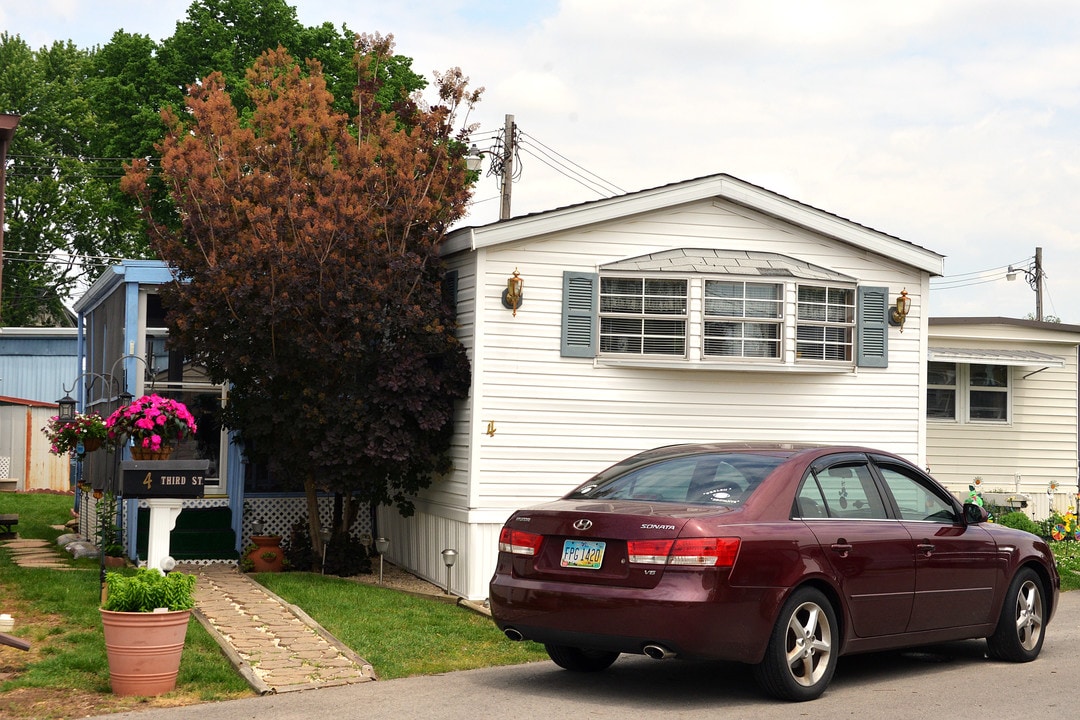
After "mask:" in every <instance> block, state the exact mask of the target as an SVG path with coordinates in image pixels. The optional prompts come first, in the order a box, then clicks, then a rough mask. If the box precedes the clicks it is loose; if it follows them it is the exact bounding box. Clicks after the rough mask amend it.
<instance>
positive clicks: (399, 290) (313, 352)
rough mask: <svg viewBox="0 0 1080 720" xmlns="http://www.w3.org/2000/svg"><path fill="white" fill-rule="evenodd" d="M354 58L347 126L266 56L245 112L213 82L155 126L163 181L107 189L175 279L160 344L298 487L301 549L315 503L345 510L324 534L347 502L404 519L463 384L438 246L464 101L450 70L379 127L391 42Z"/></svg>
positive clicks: (447, 216) (143, 168)
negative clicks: (116, 194) (217, 396)
mask: <svg viewBox="0 0 1080 720" xmlns="http://www.w3.org/2000/svg"><path fill="white" fill-rule="evenodd" d="M357 49H358V52H357V56H356V61H355V62H356V68H357V74H358V85H357V97H355V98H354V100H355V106H356V107H358V108H359V110H360V114H359V115H358V116H357V117H356V118H353V119H350V118H348V117H346V116H345V115H341V114H338V113H337V112H335V110H334V109H333V97H332V96H331V95H330V94H329V93H328V92H327V90H326V86H325V83H324V82H323V78H322V76H321V73H320V67H319V65H318V63H315V62H311V61H309V63H308V65H307V71H306V72H304V71H302V69H301V67H300V66H299V65H298V64H297V63H296V62H294V61H293V59H292V58H291V57H290V56H289V55H288V54H287V53H286V52H285V51H284V50H283V49H280V48H279V49H278V50H277V51H276V52H268V53H265V54H264V55H262V56H261V57H260V58H259V60H258V61H257V62H256V63H255V64H254V65H253V66H252V68H251V69H250V70H249V71H248V74H247V83H246V86H245V87H246V90H247V94H248V102H247V103H243V105H244V106H246V107H253V108H254V111H253V112H252V113H251V114H250V117H241V116H240V115H239V114H238V112H237V111H236V109H235V105H234V103H233V101H232V99H231V98H230V96H229V94H228V93H227V92H226V88H225V87H224V85H223V80H222V78H221V76H220V75H218V74H212V75H210V76H209V77H207V78H206V79H205V80H204V81H203V82H202V83H201V84H197V85H194V86H192V87H191V89H190V92H189V98H188V100H187V109H188V115H187V116H186V117H182V118H181V117H178V116H176V115H173V114H171V113H169V112H165V113H163V117H164V119H165V122H166V125H167V127H168V133H167V135H166V138H165V140H164V141H163V142H162V144H161V146H160V151H161V167H160V170H159V171H157V172H153V171H152V170H151V169H150V168H149V167H148V166H147V164H146V163H145V162H142V161H135V162H133V163H132V165H131V166H130V168H129V170H128V173H127V176H126V177H125V179H124V188H125V190H126V191H128V192H130V193H132V194H135V195H137V196H138V197H139V199H140V201H141V204H142V208H143V212H144V214H145V216H146V217H147V220H148V222H149V225H150V232H151V243H152V244H153V247H154V248H155V249H156V251H157V252H158V253H159V254H160V256H161V257H162V258H163V259H164V260H165V261H166V262H168V263H169V264H170V266H172V267H173V268H175V272H176V282H175V283H174V284H173V285H172V286H171V287H170V288H168V290H167V292H166V297H165V299H166V302H167V303H168V307H169V308H170V312H169V316H168V322H169V329H170V337H171V341H172V342H173V343H174V347H178V348H180V349H183V350H184V351H185V353H186V354H187V355H188V357H190V358H192V359H194V360H196V361H198V362H202V363H204V364H205V365H206V367H207V369H208V371H209V373H210V375H211V377H212V378H213V379H214V380H215V381H218V382H226V381H227V382H229V383H230V385H231V390H230V398H229V406H228V407H227V408H226V418H227V420H226V421H227V424H228V425H229V426H230V427H232V428H234V429H236V430H238V432H239V435H240V437H241V439H242V441H243V442H244V445H245V452H246V453H247V454H248V455H249V457H252V458H253V459H257V460H259V461H262V462H266V463H268V464H269V466H270V467H271V469H272V470H273V471H274V472H275V474H276V475H278V476H279V477H281V478H287V479H289V481H290V482H292V483H295V484H296V485H297V486H299V485H300V484H302V485H303V487H304V489H305V491H306V494H307V497H308V509H309V513H308V517H309V526H310V530H311V538H312V542H313V545H314V546H315V547H314V549H315V551H316V554H319V553H320V552H321V541H320V538H319V532H318V530H319V527H318V522H319V520H318V512H317V509H316V505H315V500H316V496H317V493H318V491H320V490H327V491H333V492H335V493H338V494H339V499H340V500H341V503H342V504H341V505H340V506H339V507H343V508H344V509H343V510H341V511H340V512H339V513H338V515H337V517H335V533H341V532H347V529H348V527H350V525H351V524H352V522H353V520H354V519H355V517H356V514H357V511H358V506H359V505H358V504H359V503H361V502H364V501H370V502H372V503H385V504H391V503H392V504H396V505H397V507H398V508H399V510H400V511H401V512H402V513H403V514H410V513H411V511H412V504H411V502H410V500H409V497H410V495H412V494H413V493H415V492H416V491H417V490H419V489H420V488H423V487H426V486H427V485H429V484H430V483H431V482H432V479H433V476H434V475H437V474H439V473H444V472H446V471H448V470H449V460H448V456H447V453H448V449H449V441H450V434H451V431H452V423H453V412H454V404H455V401H456V400H458V399H461V398H463V397H465V395H466V393H467V390H468V383H469V367H468V360H467V358H466V356H465V353H464V350H463V348H462V346H461V344H460V343H459V342H458V341H457V339H456V338H455V337H454V310H453V308H452V307H451V306H450V304H449V303H448V302H447V301H446V298H445V294H444V293H443V292H442V281H443V277H444V270H443V267H442V263H441V262H440V260H439V255H438V247H439V243H440V241H441V240H442V238H443V236H444V234H445V232H446V230H447V229H448V227H449V226H450V224H451V223H453V222H454V221H455V220H457V219H459V218H460V217H461V216H462V215H463V213H464V210H465V205H466V201H467V200H468V198H469V196H470V187H469V184H468V182H467V177H466V168H465V163H464V159H463V154H464V152H465V148H467V147H468V143H467V142H466V141H467V139H468V132H469V128H464V129H461V130H458V131H457V132H456V133H455V131H454V129H453V124H454V123H455V122H456V114H457V112H458V110H460V109H462V108H463V107H464V108H468V107H471V106H472V104H473V103H474V102H476V101H477V100H478V99H479V93H480V91H468V90H467V78H465V77H464V76H462V74H461V72H460V71H459V70H456V69H455V70H452V71H450V72H449V73H447V74H445V75H440V76H437V78H436V85H437V88H438V92H439V98H440V102H439V104H437V105H434V106H431V107H427V106H424V105H422V104H420V103H419V102H418V101H417V100H416V99H413V98H406V97H402V98H400V99H399V101H398V102H397V104H396V105H395V110H396V112H394V113H388V112H385V111H383V110H381V109H380V106H379V105H378V104H377V103H376V102H374V101H373V97H374V93H377V92H378V91H379V89H380V88H379V83H378V77H379V75H378V64H379V63H380V62H382V61H385V60H387V59H389V58H391V57H392V54H391V52H392V41H391V39H390V38H385V39H384V38H379V37H374V38H369V37H360V38H358V41H357ZM156 187H164V188H165V192H166V193H167V195H168V198H169V199H170V200H171V204H170V205H163V204H162V203H161V202H159V198H155V196H154V193H153V190H152V189H153V188H156ZM162 207H165V208H167V209H166V211H164V212H163V211H162Z"/></svg>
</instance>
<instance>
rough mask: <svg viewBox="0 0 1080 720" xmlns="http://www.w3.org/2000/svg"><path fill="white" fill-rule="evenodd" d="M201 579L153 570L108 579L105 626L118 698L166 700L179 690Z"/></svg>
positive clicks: (108, 575)
mask: <svg viewBox="0 0 1080 720" xmlns="http://www.w3.org/2000/svg"><path fill="white" fill-rule="evenodd" d="M193 607H195V576H194V575H188V574H185V573H182V572H171V573H169V574H167V575H166V574H162V573H161V572H160V571H158V570H155V569H151V568H139V569H137V570H136V571H135V572H134V573H131V574H125V573H120V572H109V573H106V574H105V600H104V602H103V603H102V606H101V622H102V626H103V628H104V631H105V648H106V651H107V654H108V659H109V682H110V684H111V685H112V691H113V693H114V694H116V695H143V696H149V695H160V694H162V693H166V692H170V691H172V690H173V689H175V688H176V676H177V673H178V672H179V671H180V656H181V654H182V652H183V650H184V638H185V637H186V636H187V626H188V621H189V620H190V618H191V609H192V608H193Z"/></svg>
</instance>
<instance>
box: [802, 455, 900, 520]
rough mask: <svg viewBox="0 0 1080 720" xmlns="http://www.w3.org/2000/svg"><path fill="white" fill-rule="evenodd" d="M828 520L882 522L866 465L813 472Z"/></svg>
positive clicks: (883, 514) (882, 509) (880, 504)
mask: <svg viewBox="0 0 1080 720" xmlns="http://www.w3.org/2000/svg"><path fill="white" fill-rule="evenodd" d="M813 475H814V477H815V479H816V480H817V485H818V487H819V488H820V489H821V494H822V496H823V497H824V500H825V509H826V512H827V513H828V516H829V517H830V518H835V519H839V520H885V519H887V518H888V515H887V513H886V512H885V503H884V502H883V501H882V499H881V494H880V493H879V492H878V489H877V485H875V484H874V477H873V474H872V473H871V472H870V468H869V467H868V466H867V465H866V464H865V463H843V464H840V465H832V466H830V467H827V468H824V469H821V470H816V471H814V472H813Z"/></svg>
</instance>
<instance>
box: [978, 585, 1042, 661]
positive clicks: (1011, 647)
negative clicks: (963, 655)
mask: <svg viewBox="0 0 1080 720" xmlns="http://www.w3.org/2000/svg"><path fill="white" fill-rule="evenodd" d="M1045 622H1046V593H1045V591H1044V588H1043V584H1042V581H1041V580H1040V579H1039V576H1038V575H1036V574H1035V571H1034V570H1032V569H1031V568H1022V569H1021V570H1020V572H1018V573H1016V577H1014V578H1013V581H1012V582H1011V583H1010V584H1009V591H1008V592H1007V593H1006V594H1005V602H1004V604H1003V605H1002V607H1001V616H1000V617H999V618H998V624H997V629H996V630H994V634H993V635H991V636H990V637H988V638H986V649H987V651H988V653H989V655H990V657H992V658H996V659H998V660H1008V661H1009V662H1031V661H1032V660H1034V659H1035V658H1037V657H1039V652H1040V651H1041V650H1042V644H1043V638H1044V637H1045V632H1044V630H1045Z"/></svg>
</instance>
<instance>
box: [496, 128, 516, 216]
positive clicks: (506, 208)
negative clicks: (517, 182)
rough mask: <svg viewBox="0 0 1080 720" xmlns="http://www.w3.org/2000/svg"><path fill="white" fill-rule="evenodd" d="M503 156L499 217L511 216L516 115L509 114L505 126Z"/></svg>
mask: <svg viewBox="0 0 1080 720" xmlns="http://www.w3.org/2000/svg"><path fill="white" fill-rule="evenodd" d="M503 137H504V141H503V157H502V206H501V207H500V208H499V219H500V220H508V219H509V218H510V190H511V188H512V187H513V186H514V182H513V180H514V116H513V115H507V116H506V119H505V124H504V126H503Z"/></svg>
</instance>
